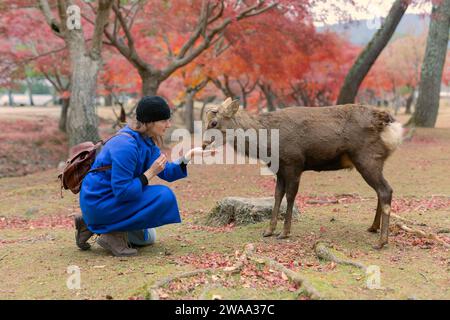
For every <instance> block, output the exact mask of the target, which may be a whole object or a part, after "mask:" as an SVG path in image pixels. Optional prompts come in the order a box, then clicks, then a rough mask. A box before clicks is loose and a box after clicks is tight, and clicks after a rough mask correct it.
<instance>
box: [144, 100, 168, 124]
mask: <svg viewBox="0 0 450 320" xmlns="http://www.w3.org/2000/svg"><path fill="white" fill-rule="evenodd" d="M169 118H170V108H169V105H168V104H167V102H166V100H164V99H163V98H161V97H159V96H145V97H143V98H142V99H141V100H139V102H138V105H137V108H136V120H137V121H139V122H142V123H146V122H153V121H159V120H167V119H169Z"/></svg>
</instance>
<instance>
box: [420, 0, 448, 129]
mask: <svg viewBox="0 0 450 320" xmlns="http://www.w3.org/2000/svg"><path fill="white" fill-rule="evenodd" d="M449 28H450V0H444V1H442V2H441V3H439V4H437V5H433V10H432V17H431V21H430V30H429V32H428V39H427V48H426V50H425V57H424V60H423V65H422V72H421V77H420V84H419V97H418V98H417V103H416V111H415V112H414V115H413V118H412V122H413V123H414V124H415V125H416V126H419V127H428V128H434V126H435V125H436V120H437V115H438V111H439V100H440V93H441V82H442V72H443V69H444V65H445V58H446V55H447V45H448V39H449Z"/></svg>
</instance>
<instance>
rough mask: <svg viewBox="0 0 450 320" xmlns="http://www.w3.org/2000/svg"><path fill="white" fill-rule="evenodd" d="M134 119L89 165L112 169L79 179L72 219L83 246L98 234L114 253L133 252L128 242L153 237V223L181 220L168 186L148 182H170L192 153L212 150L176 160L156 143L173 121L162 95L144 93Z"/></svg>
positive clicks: (183, 174) (183, 173)
mask: <svg viewBox="0 0 450 320" xmlns="http://www.w3.org/2000/svg"><path fill="white" fill-rule="evenodd" d="M136 120H137V121H136V124H134V125H132V126H126V127H124V128H123V129H121V130H120V131H119V134H118V135H117V136H115V137H114V138H112V139H111V140H110V141H108V142H107V143H106V144H105V146H104V147H103V149H102V151H101V152H100V153H99V154H98V156H97V157H96V159H95V162H94V164H93V166H92V169H94V168H98V167H102V166H108V165H112V168H111V169H110V170H105V171H94V172H92V171H91V172H89V173H88V174H87V175H86V177H85V178H84V179H83V183H82V187H81V192H80V207H81V211H82V213H83V216H82V217H81V216H80V217H76V218H75V227H76V243H77V246H78V247H79V248H80V249H82V250H87V249H89V248H90V245H89V244H88V243H87V240H88V239H89V238H90V237H91V236H92V235H93V234H94V233H97V234H100V237H99V238H98V239H97V243H98V244H99V245H100V246H101V247H103V248H104V249H107V250H109V251H110V252H111V253H112V254H113V255H115V256H133V255H136V254H137V250H136V249H134V248H131V247H130V246H129V242H131V243H132V244H136V245H146V244H150V243H152V242H153V241H154V239H155V233H154V230H153V229H152V228H155V227H159V226H162V225H165V224H170V223H179V222H181V219H180V212H179V211H178V205H177V200H176V198H175V195H174V193H173V192H172V190H171V189H170V188H169V187H167V186H164V185H148V183H149V181H151V180H152V179H153V178H154V177H155V176H158V177H160V178H161V179H164V180H166V181H169V182H171V181H175V180H178V179H181V178H184V177H186V176H187V170H186V164H187V163H188V162H189V160H190V159H191V158H192V157H193V156H194V155H195V154H205V153H208V154H211V153H213V152H214V150H209V151H203V150H202V149H201V148H194V149H191V150H189V151H188V152H187V153H186V155H184V157H182V158H180V159H178V160H176V161H174V162H168V161H167V159H166V156H165V155H164V154H161V151H160V149H159V146H160V145H161V142H162V137H163V136H164V133H165V131H166V129H167V128H169V127H170V126H171V124H170V108H169V106H168V104H167V102H166V101H165V100H164V99H163V98H161V97H158V96H146V97H143V98H142V99H141V100H140V101H139V103H138V105H137V109H136ZM128 236H129V239H128Z"/></svg>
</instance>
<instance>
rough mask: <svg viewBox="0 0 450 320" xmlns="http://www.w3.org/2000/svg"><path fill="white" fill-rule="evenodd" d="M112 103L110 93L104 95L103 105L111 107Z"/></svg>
mask: <svg viewBox="0 0 450 320" xmlns="http://www.w3.org/2000/svg"><path fill="white" fill-rule="evenodd" d="M112 105H113V97H112V94H107V95H106V96H105V106H106V107H111V106H112Z"/></svg>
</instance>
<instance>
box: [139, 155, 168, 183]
mask: <svg viewBox="0 0 450 320" xmlns="http://www.w3.org/2000/svg"><path fill="white" fill-rule="evenodd" d="M166 163H167V157H166V155H165V154H164V153H162V154H161V155H160V156H159V157H158V159H156V160H155V162H153V164H152V165H151V166H150V168H149V169H148V170H147V171H145V172H144V175H145V176H146V177H147V180H149V181H150V179H152V178H153V177H154V176H156V175H158V173H160V172H161V171H163V170H164V168H165V167H166Z"/></svg>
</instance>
